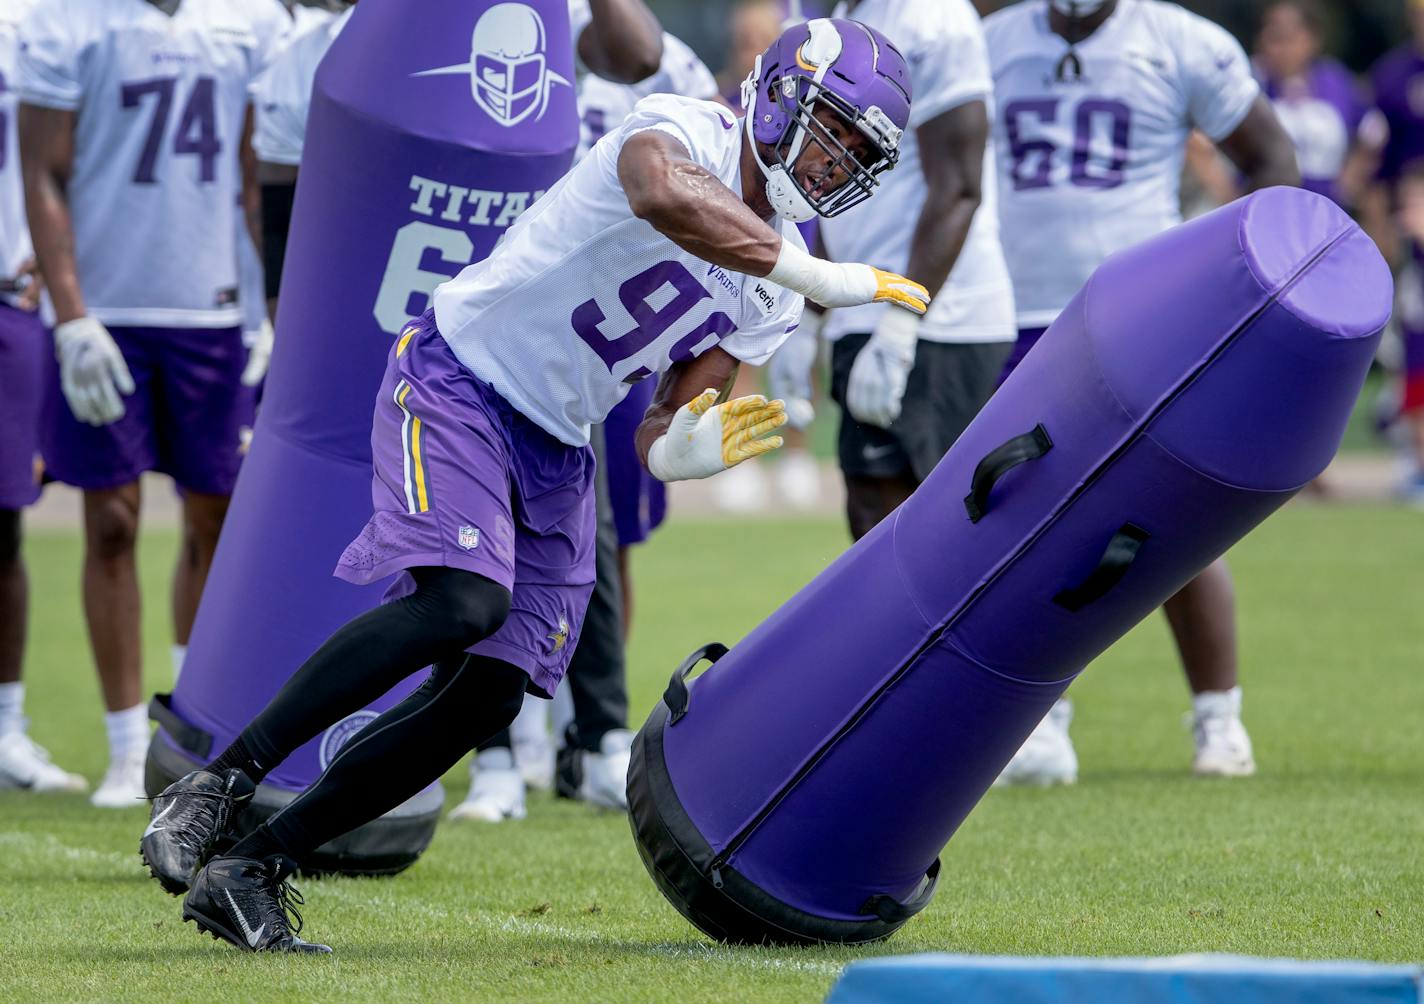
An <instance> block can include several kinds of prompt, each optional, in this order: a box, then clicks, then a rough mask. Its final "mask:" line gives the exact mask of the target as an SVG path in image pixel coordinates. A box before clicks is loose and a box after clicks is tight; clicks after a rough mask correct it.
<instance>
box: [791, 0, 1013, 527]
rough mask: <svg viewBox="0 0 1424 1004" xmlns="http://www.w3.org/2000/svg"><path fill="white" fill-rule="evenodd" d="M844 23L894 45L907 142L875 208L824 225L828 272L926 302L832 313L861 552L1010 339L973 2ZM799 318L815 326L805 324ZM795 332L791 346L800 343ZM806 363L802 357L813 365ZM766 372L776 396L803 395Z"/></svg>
mask: <svg viewBox="0 0 1424 1004" xmlns="http://www.w3.org/2000/svg"><path fill="white" fill-rule="evenodd" d="M841 10H844V11H847V12H848V14H847V16H853V17H855V18H856V19H858V20H861V21H864V22H865V23H866V24H869V25H871V26H872V27H874V28H877V29H878V30H880V31H882V32H884V33H885V34H886V35H887V36H888V37H890V38H893V39H895V40H896V43H897V44H898V45H900V46H901V48H902V50H903V51H904V53H905V56H906V58H907V59H908V61H909V64H910V73H911V77H912V79H913V81H914V90H915V114H914V117H913V118H912V119H911V122H910V124H911V125H912V126H913V127H914V128H913V130H912V131H911V132H910V133H909V134H908V135H907V136H906V138H905V142H904V144H903V147H902V150H901V156H902V158H903V161H902V164H901V167H902V168H903V169H902V170H900V171H897V172H896V173H895V174H894V175H892V176H891V177H890V178H888V179H887V180H886V182H885V186H884V188H885V190H884V192H882V193H881V195H880V198H879V199H877V200H876V203H875V205H874V206H862V207H860V208H858V209H856V210H854V211H852V212H849V213H846V214H845V215H843V216H838V217H836V218H835V219H833V220H826V221H824V222H823V223H822V224H821V240H822V242H823V243H824V245H825V247H826V250H827V252H828V254H829V257H831V258H833V259H835V260H837V261H868V262H871V263H872V264H875V265H878V266H881V267H884V268H888V269H891V270H893V271H897V272H904V273H905V274H906V275H908V276H909V277H910V278H912V279H915V280H918V281H919V282H921V283H923V284H924V285H925V286H926V287H927V288H929V289H931V290H935V289H941V287H942V294H941V295H938V296H937V297H936V299H935V307H934V309H933V310H931V311H930V312H929V313H928V314H927V315H925V317H924V318H923V319H922V318H919V317H917V316H915V315H914V314H910V313H907V312H906V311H903V310H888V311H887V310H886V309H885V308H884V307H879V306H860V307H852V308H849V309H846V310H836V311H833V312H832V313H831V314H830V315H829V316H828V318H827V320H826V322H825V325H824V334H825V336H826V338H827V339H829V340H830V341H831V343H832V349H831V374H832V376H831V395H832V397H833V398H834V399H835V400H836V402H837V403H838V404H840V406H841V409H842V413H841V427H840V440H839V451H838V452H839V459H840V467H841V471H842V473H843V474H844V476H845V484H846V511H847V515H848V517H849V521H850V531H851V535H852V536H853V537H854V538H855V539H857V540H859V539H860V538H861V537H863V536H864V535H865V534H867V533H869V532H870V530H871V528H872V527H874V526H875V524H877V523H879V522H880V521H881V520H882V519H884V518H885V517H886V516H887V515H889V514H890V512H891V511H892V510H893V509H894V508H895V507H896V506H898V505H899V504H900V503H901V502H903V501H905V499H907V498H909V497H910V493H911V492H913V491H914V490H915V489H916V488H917V487H918V486H919V484H920V482H922V481H923V480H924V479H925V478H926V477H928V476H929V473H930V471H932V470H934V467H935V465H936V464H938V463H939V461H940V458H941V457H943V456H944V454H945V453H946V452H947V451H948V450H949V448H950V446H952V445H953V444H954V441H955V440H956V439H958V438H959V434H960V433H961V432H963V431H964V428H965V426H967V425H968V424H969V422H970V421H971V420H972V419H973V418H974V416H975V415H976V414H978V412H979V409H980V408H982V407H983V406H984V402H985V401H987V400H988V399H989V395H990V394H992V393H993V391H994V386H995V383H996V381H997V379H998V376H999V371H1000V370H1001V369H1002V368H1003V365H1004V360H1005V359H1007V358H1008V355H1009V350H1010V348H1011V347H1012V345H1013V340H1014V334H1015V329H1014V303H1013V288H1012V285H1011V283H1010V281H1009V271H1008V266H1007V265H1005V263H1004V252H1003V248H1002V247H1001V246H1000V244H999V232H998V231H999V220H998V210H997V206H996V204H995V178H994V158H993V153H992V151H991V150H990V148H989V115H990V110H991V108H992V100H991V91H992V89H993V85H992V82H991V81H990V78H989V57H988V53H987V52H986V51H985V48H984V34H983V30H982V27H981V25H980V21H979V15H978V14H977V13H976V12H975V10H974V9H973V8H972V7H971V6H970V5H969V0H860V2H858V3H855V4H842V6H841V8H839V9H838V13H839V12H840V11H841ZM807 316H808V318H813V317H814V315H812V314H810V313H809V312H808V315H807ZM811 327H812V323H811V322H809V321H808V322H803V324H802V326H801V331H800V332H798V333H797V335H796V336H794V337H798V338H805V337H809V334H808V329H810V328H811ZM809 355H810V353H805V354H804V355H803V358H805V357H807V356H809ZM790 358H792V357H791V356H790V355H789V354H785V353H783V354H782V355H781V357H780V358H779V359H777V360H773V363H772V367H771V372H772V375H773V377H774V378H776V377H779V378H780V379H778V380H777V381H776V382H774V383H773V385H772V390H773V393H776V394H778V395H781V394H782V393H783V391H784V392H785V393H786V394H788V395H792V396H795V397H800V396H802V395H803V394H804V393H805V390H804V389H803V390H802V391H800V392H797V391H796V390H795V388H796V387H797V386H798V385H799V386H800V387H802V388H806V387H809V384H810V380H809V377H807V376H805V375H804V374H800V375H799V380H793V379H788V378H787V376H786V366H785V365H784V363H785V362H787V361H788V360H789V359H790Z"/></svg>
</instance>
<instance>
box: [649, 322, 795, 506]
mask: <svg viewBox="0 0 1424 1004" xmlns="http://www.w3.org/2000/svg"><path fill="white" fill-rule="evenodd" d="M737 366H738V363H737V360H736V359H735V358H734V357H733V356H732V355H731V354H730V353H729V352H727V351H726V350H725V349H723V348H720V347H714V348H712V349H710V350H709V351H707V352H705V353H703V354H702V355H701V356H698V357H697V358H696V359H691V360H688V361H687V362H682V363H676V364H674V365H673V366H672V368H671V369H669V370H668V371H667V372H666V373H664V374H663V376H662V379H661V380H660V381H658V389H657V391H656V392H655V393H654V396H653V403H652V404H651V405H650V406H649V407H648V411H647V413H646V414H645V415H644V416H643V421H642V424H640V425H639V426H638V431H637V434H636V436H635V441H636V443H637V447H638V457H639V459H641V460H642V462H643V466H644V467H646V468H647V469H648V470H649V471H650V472H651V473H652V475H653V477H655V478H657V479H658V480H660V481H688V480H692V479H696V478H706V477H711V476H712V475H713V474H716V473H718V472H719V471H725V470H726V469H727V468H729V467H735V466H736V465H737V464H740V463H741V462H742V461H743V460H750V459H751V458H752V457H756V456H760V455H761V454H763V453H769V452H771V451H772V450H774V449H776V448H777V447H779V446H780V445H781V443H782V439H781V437H780V436H767V433H769V432H773V431H775V430H776V429H779V428H781V427H782V426H783V425H785V424H786V408H785V406H784V405H783V404H782V402H780V401H768V400H767V399H766V398H764V397H762V396H761V395H760V394H754V395H751V396H749V397H739V398H734V399H733V400H731V401H726V402H724V403H719V402H720V401H721V399H722V397H724V396H725V395H726V394H727V392H728V391H730V390H731V387H732V383H733V381H735V380H736V377H737ZM763 437H765V438H763Z"/></svg>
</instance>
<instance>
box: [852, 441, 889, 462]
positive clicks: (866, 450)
mask: <svg viewBox="0 0 1424 1004" xmlns="http://www.w3.org/2000/svg"><path fill="white" fill-rule="evenodd" d="M895 449H896V447H895V444H893V443H887V444H886V445H884V446H866V447H862V448H861V451H860V455H861V456H862V457H864V458H865V459H866V460H879V459H880V458H881V457H888V456H889V455H890V454H891V453H893V452H895Z"/></svg>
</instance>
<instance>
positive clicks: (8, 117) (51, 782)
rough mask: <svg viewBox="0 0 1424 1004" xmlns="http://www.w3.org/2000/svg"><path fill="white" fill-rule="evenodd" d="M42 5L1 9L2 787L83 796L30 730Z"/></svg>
mask: <svg viewBox="0 0 1424 1004" xmlns="http://www.w3.org/2000/svg"><path fill="white" fill-rule="evenodd" d="M35 2H36V0H18V2H15V0H12V2H10V3H7V4H5V5H4V6H3V7H0V789H3V788H21V789H24V790H28V791H82V790H83V789H84V788H86V787H87V785H86V783H85V781H84V779H83V778H82V777H79V776H78V775H77V774H71V773H69V772H68V771H65V770H60V769H59V768H58V767H56V766H55V765H54V764H53V763H51V762H50V758H49V753H48V752H46V751H45V749H44V748H43V747H41V746H40V745H39V744H38V743H36V742H35V741H34V740H33V739H31V738H30V737H29V735H28V733H27V731H26V724H25V711H24V704H25V685H24V684H23V683H21V682H20V671H21V668H22V666H23V664H24V656H25V634H26V628H27V626H28V622H29V597H30V586H29V578H28V576H27V575H26V572H25V562H24V559H23V558H22V557H21V554H20V535H21V534H20V520H21V517H20V510H22V509H24V508H25V507H26V506H28V505H30V504H31V503H33V502H34V501H35V500H36V499H37V498H39V495H40V488H39V468H38V466H37V463H36V461H37V459H38V456H39V431H40V399H41V393H42V391H43V388H44V381H45V355H46V354H47V353H48V351H49V332H47V331H46V330H45V328H44V325H43V324H41V323H40V319H39V317H38V315H37V313H36V310H37V308H38V307H39V302H40V288H41V285H42V284H41V282H40V277H39V274H38V272H37V271H36V269H35V259H34V255H33V253H32V249H31V247H30V230H29V227H28V226H27V225H26V223H25V193H24V187H23V185H22V184H21V182H20V156H19V150H18V145H17V142H16V141H17V136H16V130H15V106H16V100H15V91H14V81H15V60H16V57H17V55H18V52H19V28H20V21H21V20H22V19H23V18H24V16H25V14H26V13H27V12H28V11H29V9H30V8H31V7H33V6H34V4H35Z"/></svg>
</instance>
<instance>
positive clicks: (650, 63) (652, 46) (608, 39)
mask: <svg viewBox="0 0 1424 1004" xmlns="http://www.w3.org/2000/svg"><path fill="white" fill-rule="evenodd" d="M589 12H590V13H591V14H592V15H593V20H592V21H590V22H589V24H588V26H587V27H586V28H584V30H583V32H582V33H581V34H580V35H579V37H578V39H577V40H576V41H575V43H574V48H575V49H576V50H577V52H578V57H579V59H581V60H583V64H584V65H585V66H587V67H588V68H589V69H590V70H591V71H593V73H594V74H596V75H597V76H600V77H602V78H604V79H605V80H612V81H613V82H614V83H618V84H636V83H637V82H638V81H640V80H646V79H647V78H648V77H651V76H652V75H653V74H654V73H657V72H658V66H659V64H661V63H662V61H663V29H662V25H660V24H659V23H658V19H657V16H656V15H655V14H653V12H652V11H651V10H649V9H648V5H647V4H645V3H643V0H589Z"/></svg>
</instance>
